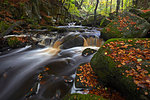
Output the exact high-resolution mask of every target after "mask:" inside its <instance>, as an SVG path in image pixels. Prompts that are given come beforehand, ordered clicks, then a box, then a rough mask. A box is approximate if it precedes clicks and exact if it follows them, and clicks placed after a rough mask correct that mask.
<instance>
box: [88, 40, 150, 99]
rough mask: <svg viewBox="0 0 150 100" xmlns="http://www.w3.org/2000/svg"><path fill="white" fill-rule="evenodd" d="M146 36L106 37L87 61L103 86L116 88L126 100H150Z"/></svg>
mask: <svg viewBox="0 0 150 100" xmlns="http://www.w3.org/2000/svg"><path fill="white" fill-rule="evenodd" d="M149 48H150V39H148V38H147V39H145V38H141V39H140V38H135V39H110V40H108V41H106V43H105V44H104V45H103V46H102V47H101V48H100V49H99V50H98V52H97V53H96V54H95V55H94V57H93V58H92V60H91V65H92V68H93V70H94V71H95V72H96V74H97V75H98V77H99V80H100V82H102V83H103V84H104V85H106V86H109V87H112V88H115V89H116V90H118V91H120V92H121V93H122V94H123V95H124V96H125V97H126V98H127V100H149V99H150V87H149V84H150V80H149V79H150V76H149V75H150V68H149V67H150V66H149V61H150V58H149V53H148V52H150V50H149Z"/></svg>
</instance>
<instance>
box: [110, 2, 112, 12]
mask: <svg viewBox="0 0 150 100" xmlns="http://www.w3.org/2000/svg"><path fill="white" fill-rule="evenodd" d="M111 12H112V0H111V1H110V13H111Z"/></svg>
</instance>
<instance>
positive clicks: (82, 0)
mask: <svg viewBox="0 0 150 100" xmlns="http://www.w3.org/2000/svg"><path fill="white" fill-rule="evenodd" d="M83 2H84V0H81V3H80V6H79V8H80V9H81V6H82V4H83Z"/></svg>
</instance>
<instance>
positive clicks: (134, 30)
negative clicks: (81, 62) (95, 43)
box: [102, 12, 150, 40]
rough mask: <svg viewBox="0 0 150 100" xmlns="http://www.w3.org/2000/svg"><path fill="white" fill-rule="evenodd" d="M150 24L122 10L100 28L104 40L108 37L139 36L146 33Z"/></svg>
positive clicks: (143, 35)
mask: <svg viewBox="0 0 150 100" xmlns="http://www.w3.org/2000/svg"><path fill="white" fill-rule="evenodd" d="M149 29H150V24H149V23H148V22H147V21H146V20H145V19H144V18H141V17H139V16H137V15H135V14H132V13H129V12H123V13H121V14H120V15H119V16H118V17H116V18H115V19H114V20H113V21H112V22H111V23H110V24H108V25H107V26H106V27H105V28H104V29H103V30H102V37H103V38H104V39H105V40H108V39H110V38H141V37H145V36H146V35H147V34H148V31H149Z"/></svg>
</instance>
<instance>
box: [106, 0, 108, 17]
mask: <svg viewBox="0 0 150 100" xmlns="http://www.w3.org/2000/svg"><path fill="white" fill-rule="evenodd" d="M107 8H108V0H107V1H106V14H107Z"/></svg>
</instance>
